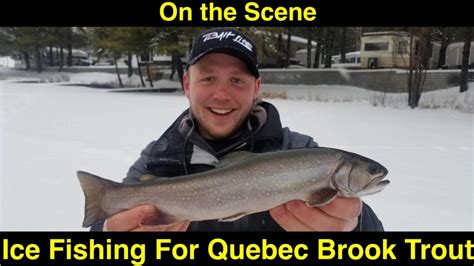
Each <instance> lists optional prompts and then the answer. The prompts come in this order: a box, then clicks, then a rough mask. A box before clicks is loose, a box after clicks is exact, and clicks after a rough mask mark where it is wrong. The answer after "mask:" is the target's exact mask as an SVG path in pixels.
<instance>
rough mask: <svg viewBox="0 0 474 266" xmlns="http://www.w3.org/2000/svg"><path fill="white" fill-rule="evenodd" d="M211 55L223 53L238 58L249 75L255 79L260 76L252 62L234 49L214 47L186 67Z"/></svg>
mask: <svg viewBox="0 0 474 266" xmlns="http://www.w3.org/2000/svg"><path fill="white" fill-rule="evenodd" d="M213 53H224V54H228V55H231V56H234V57H237V58H239V59H240V60H242V61H244V62H245V64H246V65H247V68H248V69H249V71H250V73H252V75H254V76H255V77H256V78H258V77H259V76H260V74H259V72H258V68H257V65H256V64H255V63H254V62H253V60H252V59H251V58H250V57H249V56H248V55H247V54H246V53H244V52H242V51H240V50H238V49H235V48H233V47H216V48H210V49H208V50H206V51H205V52H202V53H201V54H199V55H198V56H196V57H195V58H194V59H193V60H192V61H190V62H189V63H188V67H189V66H190V65H194V64H195V63H196V62H197V61H199V60H200V59H201V58H203V57H204V56H206V55H208V54H213Z"/></svg>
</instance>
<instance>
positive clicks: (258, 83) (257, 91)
mask: <svg viewBox="0 0 474 266" xmlns="http://www.w3.org/2000/svg"><path fill="white" fill-rule="evenodd" d="M261 83H262V79H261V78H257V79H256V80H255V91H254V94H253V99H254V100H255V99H257V98H258V95H259V93H260V84H261Z"/></svg>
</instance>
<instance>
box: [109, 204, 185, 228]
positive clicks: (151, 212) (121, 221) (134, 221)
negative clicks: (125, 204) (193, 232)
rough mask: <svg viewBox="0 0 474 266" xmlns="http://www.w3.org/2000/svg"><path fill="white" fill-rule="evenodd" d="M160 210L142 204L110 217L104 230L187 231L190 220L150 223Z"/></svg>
mask: <svg viewBox="0 0 474 266" xmlns="http://www.w3.org/2000/svg"><path fill="white" fill-rule="evenodd" d="M158 215H160V214H159V212H158V211H157V210H156V208H155V207H154V206H153V205H140V206H137V207H134V208H132V209H129V210H126V211H123V212H120V213H117V214H115V215H113V216H111V217H109V218H108V219H107V220H106V222H105V224H104V231H154V232H162V231H175V232H177V231H186V230H187V229H188V226H189V223H190V222H189V221H183V222H179V223H175V224H171V225H150V224H153V221H154V220H156V217H158Z"/></svg>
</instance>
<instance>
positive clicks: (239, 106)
mask: <svg viewBox="0 0 474 266" xmlns="http://www.w3.org/2000/svg"><path fill="white" fill-rule="evenodd" d="M183 85H184V93H185V95H186V97H187V98H188V100H189V104H190V107H191V110H192V112H193V114H194V116H195V117H196V118H197V120H198V121H199V130H200V133H201V135H202V136H203V137H205V138H208V139H223V138H226V137H230V136H231V135H232V134H234V133H235V132H236V131H237V130H238V128H239V127H240V126H241V125H242V123H243V122H244V121H245V119H246V118H247V116H248V114H249V113H250V110H251V108H252V105H253V102H254V100H255V99H256V98H257V96H258V92H259V90H260V79H259V78H258V79H256V78H255V77H254V76H253V75H252V74H251V73H250V71H249V70H248V68H247V66H246V65H245V63H244V62H243V61H241V60H240V59H238V58H237V57H233V56H230V55H227V54H222V53H211V54H208V55H206V56H204V57H203V58H201V59H200V60H199V61H198V62H197V63H195V64H194V65H192V66H190V67H189V69H188V72H187V73H186V74H185V76H184V78H183Z"/></svg>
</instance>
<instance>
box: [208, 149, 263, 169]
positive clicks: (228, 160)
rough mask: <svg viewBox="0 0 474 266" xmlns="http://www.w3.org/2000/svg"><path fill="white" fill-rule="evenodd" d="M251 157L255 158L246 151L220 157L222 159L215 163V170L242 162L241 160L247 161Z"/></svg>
mask: <svg viewBox="0 0 474 266" xmlns="http://www.w3.org/2000/svg"><path fill="white" fill-rule="evenodd" d="M251 156H255V154H253V153H251V152H248V151H236V152H231V153H229V154H226V155H224V156H222V158H221V159H220V160H219V162H218V163H217V165H216V168H221V167H224V166H228V165H231V164H234V163H236V162H239V161H242V160H243V159H247V158H249V157H251Z"/></svg>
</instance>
